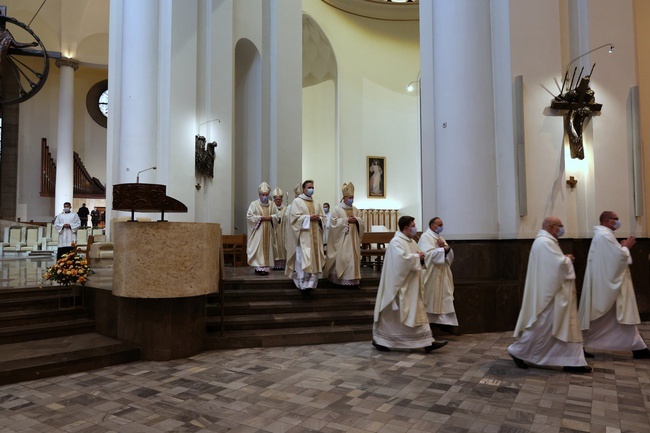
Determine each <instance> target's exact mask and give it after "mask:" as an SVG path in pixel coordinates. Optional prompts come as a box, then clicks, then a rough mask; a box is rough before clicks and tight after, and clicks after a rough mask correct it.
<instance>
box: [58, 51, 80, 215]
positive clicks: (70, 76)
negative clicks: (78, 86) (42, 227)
mask: <svg viewBox="0 0 650 433" xmlns="http://www.w3.org/2000/svg"><path fill="white" fill-rule="evenodd" d="M56 66H57V67H58V68H59V69H60V76H61V77H60V80H59V124H58V134H57V143H56V190H55V198H54V214H58V213H59V212H61V211H62V209H63V203H65V202H66V201H68V202H70V203H72V196H73V193H74V159H73V152H74V140H73V139H74V71H76V70H77V69H79V62H77V61H76V60H72V59H58V60H57V61H56Z"/></svg>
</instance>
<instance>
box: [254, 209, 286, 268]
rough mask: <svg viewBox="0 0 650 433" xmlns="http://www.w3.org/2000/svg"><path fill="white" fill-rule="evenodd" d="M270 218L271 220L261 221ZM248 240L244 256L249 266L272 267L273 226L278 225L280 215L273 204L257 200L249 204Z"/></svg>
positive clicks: (273, 248) (273, 252)
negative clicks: (246, 257) (266, 217)
mask: <svg viewBox="0 0 650 433" xmlns="http://www.w3.org/2000/svg"><path fill="white" fill-rule="evenodd" d="M265 216H270V217H271V220H268V221H262V217H265ZM246 221H247V224H248V240H247V244H246V254H247V256H248V264H249V265H250V266H272V265H273V263H274V260H275V248H276V247H275V233H274V228H273V226H274V225H277V224H279V221H280V214H279V213H278V210H277V208H276V207H275V204H274V203H270V204H269V203H267V204H263V203H262V202H261V201H259V200H255V201H253V202H251V204H250V206H249V207H248V212H246Z"/></svg>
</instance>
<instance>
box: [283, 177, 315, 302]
mask: <svg viewBox="0 0 650 433" xmlns="http://www.w3.org/2000/svg"><path fill="white" fill-rule="evenodd" d="M313 195H314V181H313V180H306V181H304V182H303V183H302V194H300V195H299V196H298V197H296V198H295V199H294V200H293V203H291V211H290V214H289V221H288V224H289V231H288V233H289V235H288V236H287V240H286V242H287V243H286V247H287V267H286V270H285V275H287V276H290V277H291V278H293V281H294V283H295V284H296V287H298V288H299V289H300V290H301V291H302V295H303V296H304V297H305V298H306V299H311V297H312V291H313V290H314V289H315V288H316V286H317V285H318V279H319V278H320V276H321V274H322V272H323V266H324V265H325V254H324V252H323V229H324V228H325V214H324V213H323V207H322V206H321V205H320V203H318V202H317V201H316V200H314V199H313V198H312V196H313Z"/></svg>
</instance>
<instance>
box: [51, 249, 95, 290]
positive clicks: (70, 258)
mask: <svg viewBox="0 0 650 433" xmlns="http://www.w3.org/2000/svg"><path fill="white" fill-rule="evenodd" d="M94 273H95V272H94V271H93V270H92V269H90V266H88V262H87V261H86V259H84V258H82V257H81V256H80V255H79V254H77V253H76V252H75V251H72V252H70V253H68V254H64V255H63V256H61V258H60V259H59V260H57V261H56V263H55V264H53V265H52V266H51V267H50V268H48V269H47V270H46V271H45V274H44V275H43V277H42V280H50V281H56V282H57V283H58V284H61V285H62V286H70V285H82V286H84V285H86V282H87V281H88V277H89V276H91V275H92V274H94Z"/></svg>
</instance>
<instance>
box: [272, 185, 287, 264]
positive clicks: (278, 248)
mask: <svg viewBox="0 0 650 433" xmlns="http://www.w3.org/2000/svg"><path fill="white" fill-rule="evenodd" d="M271 195H272V196H273V203H275V207H276V208H277V209H278V213H279V214H280V223H279V224H274V225H273V230H274V233H275V251H274V253H275V260H274V264H273V269H274V270H278V271H282V270H284V266H285V264H286V263H287V250H286V249H285V248H284V231H285V229H286V218H285V217H284V212H285V211H286V209H287V208H286V206H285V205H284V203H283V200H284V197H283V192H282V190H281V189H280V188H279V187H276V188H275V189H274V190H273V192H272V193H271Z"/></svg>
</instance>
